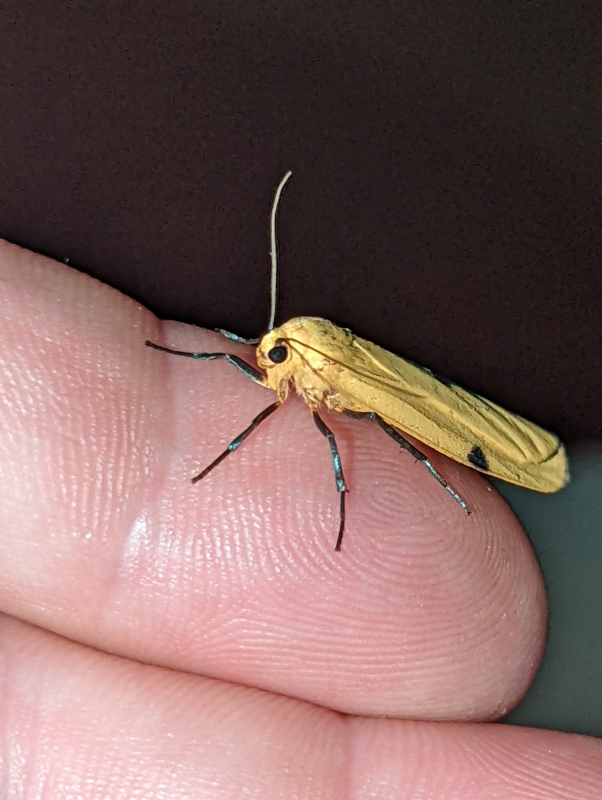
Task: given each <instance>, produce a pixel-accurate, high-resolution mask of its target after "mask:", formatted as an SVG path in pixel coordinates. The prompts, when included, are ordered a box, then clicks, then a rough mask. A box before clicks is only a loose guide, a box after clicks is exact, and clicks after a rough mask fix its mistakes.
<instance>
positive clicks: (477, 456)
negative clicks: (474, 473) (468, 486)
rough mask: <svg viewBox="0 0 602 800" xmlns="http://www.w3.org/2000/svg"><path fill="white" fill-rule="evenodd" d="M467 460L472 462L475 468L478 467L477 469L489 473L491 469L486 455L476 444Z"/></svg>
mask: <svg viewBox="0 0 602 800" xmlns="http://www.w3.org/2000/svg"><path fill="white" fill-rule="evenodd" d="M466 460H467V461H470V463H471V464H472V465H473V467H477V469H482V470H483V471H484V472H487V470H488V469H489V464H488V463H487V459H486V458H485V454H484V453H483V451H482V450H481V448H480V447H479V446H478V445H476V444H475V446H474V447H473V448H472V450H471V451H470V453H469V454H468V455H467V456H466Z"/></svg>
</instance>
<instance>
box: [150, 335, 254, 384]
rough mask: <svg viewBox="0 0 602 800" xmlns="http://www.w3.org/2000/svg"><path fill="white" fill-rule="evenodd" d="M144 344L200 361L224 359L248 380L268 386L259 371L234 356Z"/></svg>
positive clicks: (163, 351)
mask: <svg viewBox="0 0 602 800" xmlns="http://www.w3.org/2000/svg"><path fill="white" fill-rule="evenodd" d="M144 344H145V345H146V346H147V347H152V348H153V349H154V350H160V351H161V352H162V353H171V355H173V356H184V358H196V359H198V360H199V361H215V360H216V359H218V358H223V359H225V360H226V361H227V362H228V363H229V364H232V366H233V367H236V369H238V370H240V372H242V374H243V375H246V376H247V378H251V380H252V381H255V383H258V384H259V385H260V386H264V387H265V385H266V383H265V377H264V376H263V375H262V374H261V372H259V370H257V369H255V367H252V366H251V365H250V364H247V362H246V361H243V359H242V358H239V356H233V355H232V354H231V353H189V352H187V351H186V350H171V349H170V348H169V347H162V346H161V345H160V344H155V343H154V342H149V341H146V342H144Z"/></svg>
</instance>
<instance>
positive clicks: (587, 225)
mask: <svg viewBox="0 0 602 800" xmlns="http://www.w3.org/2000/svg"><path fill="white" fill-rule="evenodd" d="M601 32H602V25H601V23H600V10H599V5H598V4H596V3H591V4H586V3H584V4H581V3H565V2H558V1H557V2H545V3H544V2H537V1H535V2H527V1H525V2H517V1H516V0H510V2H505V3H500V2H498V0H496V1H495V2H476V0H473V1H472V2H461V0H459V2H455V3H450V2H449V0H431V2H428V0H416V2H409V3H407V2H406V3H402V2H399V0H391V2H385V1H383V0H365V2H358V1H357V0H342V1H341V0H323V1H322V2H303V3H297V4H292V3H276V2H256V1H254V0H244V1H242V2H217V0H199V2H187V1H186V0H162V1H161V2H150V1H149V0H146V1H145V0H141V1H140V2H137V3H136V2H124V1H123V0H120V1H119V2H105V3H98V2H88V3H86V2H80V3H69V4H68V6H67V4H61V3H57V2H56V0H36V2H31V0H29V1H26V0H19V2H16V0H6V2H4V3H3V4H2V11H1V12H0V54H1V55H0V175H1V179H0V235H2V236H4V237H5V238H7V239H9V240H11V241H14V242H17V243H19V244H21V245H23V246H25V247H28V248H31V249H34V250H38V251H41V252H44V253H47V254H49V255H52V256H53V257H55V258H57V259H60V260H62V259H64V258H69V259H70V262H71V263H72V264H73V265H75V266H77V267H78V268H79V269H82V270H85V271H86V272H89V273H90V274H91V275H94V276H96V277H98V278H100V279H101V280H104V281H106V282H108V283H110V284H112V285H113V286H115V287H117V288H119V289H121V290H122V291H124V292H126V293H127V294H129V295H132V296H133V297H135V298H137V299H138V300H140V301H141V302H142V303H144V304H146V305H147V306H149V307H150V308H151V309H152V310H153V311H155V312H156V313H157V314H158V315H160V316H162V317H172V318H176V319H180V320H184V321H187V322H193V323H197V324H202V325H206V326H209V327H211V326H217V325H220V326H224V327H227V328H229V329H231V330H234V331H237V332H239V333H241V334H246V335H255V334H257V333H259V332H260V331H261V330H262V328H263V326H264V325H265V322H266V318H267V302H268V296H267V285H268V272H267V267H268V236H267V231H268V214H269V208H270V204H271V200H272V196H273V192H274V190H275V188H276V185H277V183H278V181H279V180H280V178H281V177H282V175H283V174H284V172H285V171H286V170H287V169H289V168H290V169H292V170H293V171H294V175H293V179H292V181H291V182H290V183H289V185H288V186H287V188H286V192H285V195H284V197H283V202H282V205H281V209H280V216H279V239H280V255H281V258H280V265H281V287H282V291H281V305H280V320H283V319H285V318H287V317H289V316H291V315H293V314H304V315H316V314H320V315H324V316H327V317H329V318H331V319H332V320H333V321H335V322H337V323H339V324H342V325H345V326H348V327H351V328H353V329H354V330H355V331H356V332H358V333H359V334H361V335H363V336H365V337H367V338H370V339H372V340H373V341H376V342H378V343H379V344H382V345H384V346H385V347H388V348H389V349H391V350H393V351H395V352H398V353H400V354H402V355H407V356H408V357H410V358H412V359H413V360H415V361H418V362H420V363H423V364H425V365H427V366H430V367H431V368H432V369H434V370H436V371H437V372H440V373H442V374H445V375H448V376H449V377H451V378H454V379H456V380H458V381H460V382H462V383H464V384H465V385H467V386H468V387H469V388H472V389H473V390H477V391H480V392H482V393H484V394H485V395H487V396H489V397H491V398H492V399H495V400H497V401H498V402H501V403H503V404H504V405H506V406H508V407H509V408H510V409H512V410H514V411H518V412H520V413H522V414H524V415H526V416H528V417H530V418H533V419H534V420H536V421H537V422H539V423H540V424H543V425H546V426H548V427H550V428H552V429H553V430H557V431H558V432H559V433H560V434H561V435H562V436H563V438H565V439H566V440H567V441H568V442H569V444H570V445H572V448H571V459H572V472H573V482H572V483H571V485H570V486H569V488H568V489H567V490H565V491H564V492H562V493H560V495H557V496H554V497H552V498H550V497H543V496H539V495H535V494H534V493H529V492H522V493H521V491H520V490H518V489H516V490H515V489H513V487H506V488H504V492H505V494H506V495H507V496H509V497H510V498H511V500H512V503H513V505H514V507H515V508H516V509H517V510H518V511H519V514H520V515H521V519H523V521H524V522H525V524H526V525H527V528H528V530H529V532H530V534H531V536H532V538H533V541H534V542H535V546H536V549H537V553H538V555H539V557H540V560H541V563H542V567H543V571H544V574H545V576H546V582H547V586H548V592H549V597H550V613H551V617H550V619H551V625H550V638H549V647H548V652H547V655H546V659H545V660H544V665H543V668H542V670H541V671H540V674H539V677H538V680H537V682H536V684H535V685H534V687H533V688H532V689H531V691H530V693H529V695H528V696H527V699H526V700H525V701H524V703H523V704H521V706H520V707H519V709H517V711H515V712H514V713H513V714H512V715H511V717H510V718H509V719H510V720H512V721H515V722H521V723H523V724H536V725H546V726H549V727H555V728H561V729H564V730H577V731H581V732H584V733H594V734H598V735H602V698H601V696H600V691H599V689H600V663H601V659H602V638H601V637H600V618H601V616H602V599H601V596H600V570H601V569H602V537H601V535H600V519H601V518H602V493H601V491H600V487H601V486H602V459H600V457H599V442H600V440H602V413H601V410H600V406H601V399H602V375H601V371H600V369H599V364H600V354H601V353H602V290H601V285H602V279H601V275H600V264H601V257H602V225H601V223H602V197H601V188H602V122H601V120H602V113H601V112H602V108H601V107H602V102H601V99H602V89H601V87H602V69H601V66H602V61H601V58H602V57H601V54H602V41H601V40H602V36H601ZM596 437H597V439H598V443H596V442H595V441H593V442H591V440H594V439H596ZM588 440H590V442H591V444H590V445H589V448H590V449H587V448H585V449H580V448H579V447H578V446H576V445H577V444H578V443H582V444H585V443H586V442H587V441H588ZM579 453H581V455H579Z"/></svg>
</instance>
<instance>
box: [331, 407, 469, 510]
mask: <svg viewBox="0 0 602 800" xmlns="http://www.w3.org/2000/svg"><path fill="white" fill-rule="evenodd" d="M345 414H347V416H349V417H358V418H363V419H372V420H374V422H376V424H377V425H379V426H380V427H381V428H382V429H383V431H384V432H385V433H386V434H387V436H390V437H391V439H393V441H394V442H396V443H397V444H398V445H399V446H400V447H401V449H402V450H407V451H408V453H410V454H411V455H412V456H414V458H415V459H416V460H417V461H421V462H422V463H423V464H424V466H425V467H426V468H427V469H428V471H429V472H430V473H431V475H432V476H433V478H435V480H436V481H438V482H439V483H440V484H441V486H443V488H444V489H445V491H446V492H448V493H449V494H451V496H452V497H453V498H454V500H455V501H456V503H458V505H459V506H461V507H462V508H463V509H464V511H465V512H466V513H467V514H470V513H471V511H470V509H469V508H468V506H467V505H466V502H465V501H464V500H462V498H461V497H460V495H459V494H458V493H457V492H455V491H454V490H453V489H452V487H451V486H450V485H449V483H448V482H447V481H446V480H445V478H444V477H443V476H442V475H441V474H440V473H439V472H437V470H436V469H435V467H434V466H433V465H432V464H431V462H430V461H429V460H428V458H427V457H426V456H425V455H424V453H421V452H420V450H418V449H417V448H416V447H414V445H413V444H411V443H410V442H408V440H407V439H405V438H404V437H403V436H402V435H401V433H399V431H398V430H396V429H395V428H394V427H393V426H392V425H389V423H388V422H385V421H384V419H383V418H382V417H379V415H378V414H375V413H374V411H366V412H356V411H346V412H345Z"/></svg>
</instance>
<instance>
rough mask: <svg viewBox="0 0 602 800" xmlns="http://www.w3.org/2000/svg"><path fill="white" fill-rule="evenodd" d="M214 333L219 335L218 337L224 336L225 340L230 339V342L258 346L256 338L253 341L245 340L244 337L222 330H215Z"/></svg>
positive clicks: (258, 340)
mask: <svg viewBox="0 0 602 800" xmlns="http://www.w3.org/2000/svg"><path fill="white" fill-rule="evenodd" d="M215 332H216V333H219V334H220V336H225V338H226V339H230V340H231V341H232V342H240V343H241V344H259V342H260V339H259V338H257V337H255V338H253V339H245V337H244V336H239V335H238V334H237V333H232V332H231V331H226V330H224V329H223V328H216V329H215Z"/></svg>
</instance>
